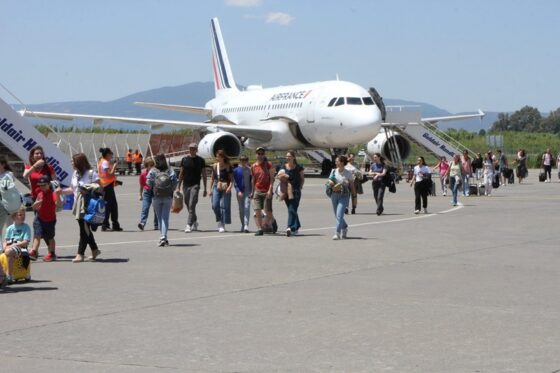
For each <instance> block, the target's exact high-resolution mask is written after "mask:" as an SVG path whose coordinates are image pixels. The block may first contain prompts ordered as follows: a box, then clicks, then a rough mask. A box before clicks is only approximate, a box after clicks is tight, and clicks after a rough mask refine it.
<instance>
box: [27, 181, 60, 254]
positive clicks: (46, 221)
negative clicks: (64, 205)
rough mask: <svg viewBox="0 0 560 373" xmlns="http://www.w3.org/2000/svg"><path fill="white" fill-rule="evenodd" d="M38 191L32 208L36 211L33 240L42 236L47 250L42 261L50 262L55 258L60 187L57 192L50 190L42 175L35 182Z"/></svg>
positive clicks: (39, 239)
mask: <svg viewBox="0 0 560 373" xmlns="http://www.w3.org/2000/svg"><path fill="white" fill-rule="evenodd" d="M37 186H38V188H37V189H39V191H38V192H37V200H36V201H35V203H34V204H33V208H34V209H35V211H37V214H36V215H35V220H34V221H33V230H34V234H35V235H34V237H33V239H34V240H38V241H41V239H42V238H43V239H44V240H45V241H46V242H47V245H48V250H49V252H48V253H47V255H45V256H44V257H43V261H44V262H52V261H55V260H56V254H55V247H56V242H55V240H54V235H55V225H56V209H57V207H59V206H60V203H61V200H60V198H59V196H58V194H59V193H60V188H58V189H57V192H53V191H52V190H51V186H50V183H49V180H48V177H46V176H43V177H41V179H39V181H38V182H37Z"/></svg>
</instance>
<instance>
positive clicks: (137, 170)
mask: <svg viewBox="0 0 560 373" xmlns="http://www.w3.org/2000/svg"><path fill="white" fill-rule="evenodd" d="M134 166H135V167H136V175H140V172H142V163H135V164H134Z"/></svg>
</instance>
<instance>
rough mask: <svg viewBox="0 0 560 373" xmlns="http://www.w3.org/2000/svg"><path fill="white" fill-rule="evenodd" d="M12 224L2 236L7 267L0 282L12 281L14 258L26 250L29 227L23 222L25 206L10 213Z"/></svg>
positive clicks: (29, 236)
mask: <svg viewBox="0 0 560 373" xmlns="http://www.w3.org/2000/svg"><path fill="white" fill-rule="evenodd" d="M12 219H13V220H14V224H12V225H10V226H9V227H8V229H6V235H5V236H4V254H5V255H6V261H7V268H6V275H5V276H4V279H3V280H2V283H3V284H5V283H12V282H13V281H14V279H13V277H12V269H13V263H14V259H16V258H19V257H20V256H21V255H22V253H23V251H27V245H29V241H30V240H31V228H29V225H27V224H25V207H21V208H20V209H19V210H18V211H16V212H14V213H13V214H12Z"/></svg>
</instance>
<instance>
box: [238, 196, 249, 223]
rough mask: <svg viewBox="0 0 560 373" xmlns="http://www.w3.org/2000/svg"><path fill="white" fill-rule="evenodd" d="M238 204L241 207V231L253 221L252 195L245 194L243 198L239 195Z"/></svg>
mask: <svg viewBox="0 0 560 373" xmlns="http://www.w3.org/2000/svg"><path fill="white" fill-rule="evenodd" d="M237 204H238V205H239V221H240V222H241V229H244V228H245V227H248V226H249V221H250V220H251V193H243V197H239V194H238V195H237Z"/></svg>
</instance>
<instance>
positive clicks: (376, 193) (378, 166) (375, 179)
mask: <svg viewBox="0 0 560 373" xmlns="http://www.w3.org/2000/svg"><path fill="white" fill-rule="evenodd" d="M388 172H389V171H388V170H387V166H386V165H385V159H383V157H382V156H381V153H375V154H374V155H373V162H372V163H371V165H370V171H369V175H370V176H371V177H372V181H371V187H372V188H373V198H374V199H375V204H376V205H377V211H376V213H377V216H379V215H381V214H383V210H384V207H383V198H384V197H385V188H386V187H387V185H386V183H385V181H386V179H387V173H388Z"/></svg>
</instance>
